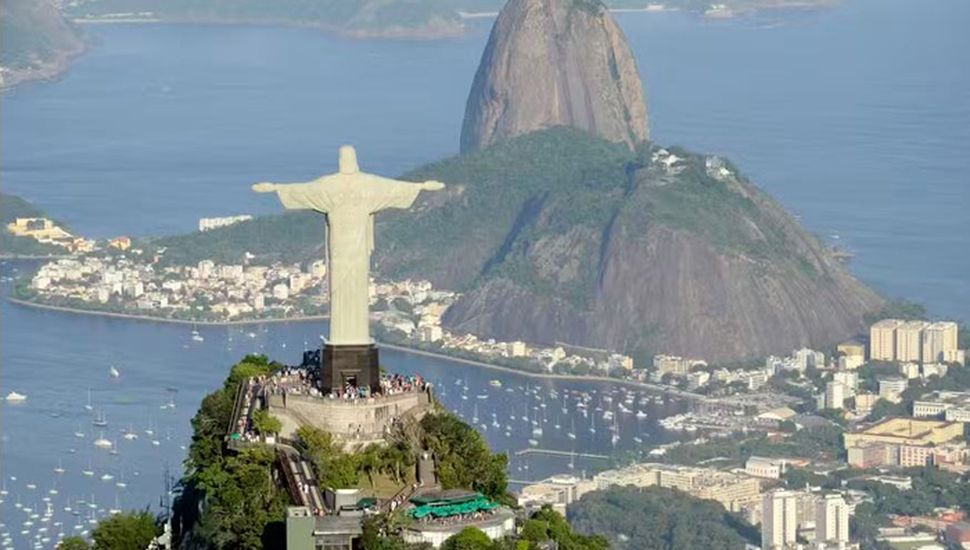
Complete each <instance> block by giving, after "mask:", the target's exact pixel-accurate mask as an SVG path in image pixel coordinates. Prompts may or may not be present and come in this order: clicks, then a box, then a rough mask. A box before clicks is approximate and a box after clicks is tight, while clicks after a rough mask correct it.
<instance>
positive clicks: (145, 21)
mask: <svg viewBox="0 0 970 550" xmlns="http://www.w3.org/2000/svg"><path fill="white" fill-rule="evenodd" d="M71 22H72V23H74V24H77V25H201V26H220V27H221V26H240V27H290V28H299V29H316V30H319V31H322V32H325V33H330V34H334V35H336V36H342V37H344V38H350V39H354V40H440V39H445V38H455V37H459V36H462V35H463V34H465V32H467V29H465V26H464V24H461V23H459V24H457V25H435V24H430V23H429V24H428V25H425V26H423V27H399V26H398V27H396V26H387V27H384V28H381V29H372V30H368V29H348V28H344V27H341V26H339V25H331V24H327V23H323V22H310V23H307V22H300V21H297V20H292V19H263V20H261V19H255V20H254V19H245V18H243V19H233V18H224V19H218V18H212V19H205V18H202V19H192V18H178V17H175V18H167V17H117V18H114V17H75V18H72V19H71Z"/></svg>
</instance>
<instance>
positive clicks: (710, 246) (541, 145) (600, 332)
mask: <svg viewBox="0 0 970 550" xmlns="http://www.w3.org/2000/svg"><path fill="white" fill-rule="evenodd" d="M412 176H413V177H414V179H416V180H422V179H432V178H433V179H440V180H441V181H446V182H449V183H450V184H451V187H450V188H449V191H448V192H447V193H444V194H441V196H438V197H434V199H433V201H434V202H431V201H432V199H430V198H429V199H428V200H429V202H426V203H424V204H423V205H422V206H421V207H420V208H419V209H418V211H417V212H410V213H408V214H407V215H404V216H400V217H399V218H391V219H389V220H388V221H387V222H386V223H383V224H381V226H380V227H379V229H380V231H381V234H380V235H379V237H378V240H377V242H378V244H379V250H378V254H377V260H378V261H377V265H378V267H379V268H380V269H381V270H382V271H383V272H384V273H386V274H389V275H391V276H393V277H404V276H412V277H422V278H431V280H432V281H433V282H434V283H435V284H436V285H437V286H442V287H445V288H452V289H458V290H462V291H463V292H464V293H463V295H462V297H461V298H460V299H459V300H458V302H457V303H456V304H455V305H453V306H452V307H451V308H450V309H449V310H448V312H447V313H446V315H445V318H444V323H445V325H446V326H447V327H448V328H449V329H451V330H454V331H457V332H470V333H474V334H477V335H479V336H482V337H494V338H497V339H502V340H516V339H525V340H528V341H531V342H537V343H543V344H554V343H556V342H564V343H568V344H574V345H580V346H588V347H595V348H605V349H612V350H623V351H626V352H628V353H633V354H637V355H641V356H644V355H649V354H652V353H668V354H679V355H685V356H691V357H698V358H704V359H707V360H713V361H733V360H741V359H746V358H754V357H763V356H765V355H768V354H778V353H789V352H791V350H792V349H795V348H797V347H801V346H819V347H823V346H828V345H832V344H834V343H836V342H838V341H839V340H841V339H844V338H848V337H850V336H854V335H855V334H857V333H859V332H860V331H862V330H864V327H865V322H864V316H865V315H866V314H867V313H872V312H875V311H877V310H878V309H880V308H881V307H882V305H883V300H882V299H881V298H880V297H879V296H878V295H877V294H876V293H874V292H873V291H872V290H870V289H868V288H867V287H866V286H865V285H863V284H861V283H860V282H859V281H857V280H856V279H855V278H853V277H852V275H850V274H849V273H848V272H847V271H846V270H845V268H844V267H843V266H842V265H841V264H839V263H838V262H837V261H836V260H835V259H834V258H833V256H832V254H831V252H830V251H829V250H828V249H827V248H826V247H824V246H823V245H822V244H820V243H819V242H818V240H817V239H816V238H815V237H813V236H811V235H810V234H809V233H808V232H806V231H805V230H804V229H802V228H801V227H800V226H799V225H798V223H797V222H796V221H795V220H794V219H793V218H792V217H791V216H790V215H789V214H788V213H787V212H786V211H785V210H784V209H783V208H782V207H781V206H780V205H779V204H778V203H777V202H775V201H774V200H773V199H771V198H770V197H769V196H767V195H765V194H764V193H762V192H761V191H760V190H758V189H757V188H756V187H755V186H754V185H752V184H751V183H750V182H748V181H747V180H746V179H745V178H744V177H743V176H742V175H741V174H739V173H738V171H737V169H736V168H734V167H733V166H731V165H730V164H729V163H727V162H725V161H723V160H721V159H718V158H715V157H708V156H704V155H697V154H693V153H689V152H687V151H683V150H677V151H676V153H675V154H669V153H668V152H666V151H663V150H660V149H658V148H656V147H655V146H654V147H653V148H652V149H649V150H648V151H647V153H646V157H643V156H637V155H634V154H633V153H629V152H628V151H627V150H626V149H625V148H624V146H623V145H621V144H612V145H610V144H607V142H604V141H601V140H599V139H597V138H594V137H592V136H590V135H589V134H586V133H583V132H578V131H575V130H566V129H562V128H558V129H553V130H548V131H544V132H538V133H533V134H529V135H526V136H522V137H519V138H514V139H512V140H510V141H508V142H505V143H503V144H500V145H496V146H495V147H492V148H489V149H487V150H485V151H480V152H478V153H474V154H470V155H463V156H461V157H457V158H455V159H451V160H448V161H444V162H441V163H437V164H434V165H431V166H429V167H426V168H424V169H422V170H419V171H418V172H416V173H414V174H412Z"/></svg>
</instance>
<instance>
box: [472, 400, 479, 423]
mask: <svg viewBox="0 0 970 550" xmlns="http://www.w3.org/2000/svg"><path fill="white" fill-rule="evenodd" d="M472 424H478V403H475V406H474V407H472Z"/></svg>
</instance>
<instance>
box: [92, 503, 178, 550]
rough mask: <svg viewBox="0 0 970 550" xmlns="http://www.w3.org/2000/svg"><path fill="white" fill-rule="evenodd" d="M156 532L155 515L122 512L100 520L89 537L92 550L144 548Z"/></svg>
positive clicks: (143, 549) (138, 549)
mask: <svg viewBox="0 0 970 550" xmlns="http://www.w3.org/2000/svg"><path fill="white" fill-rule="evenodd" d="M158 534H159V529H158V525H157V523H156V521H155V516H153V515H151V514H149V513H148V512H147V511H146V512H124V513H121V514H116V515H113V516H110V517H108V518H105V519H103V520H101V522H100V523H98V526H97V527H96V528H95V529H94V532H93V533H91V538H93V539H94V550H145V548H148V544H149V543H150V542H151V541H152V539H153V538H155V536H156V535H158ZM77 548H83V547H77Z"/></svg>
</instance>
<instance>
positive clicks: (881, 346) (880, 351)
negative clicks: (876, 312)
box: [869, 319, 903, 361]
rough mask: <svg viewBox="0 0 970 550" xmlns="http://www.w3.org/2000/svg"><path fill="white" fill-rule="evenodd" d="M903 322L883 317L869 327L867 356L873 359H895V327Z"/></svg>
mask: <svg viewBox="0 0 970 550" xmlns="http://www.w3.org/2000/svg"><path fill="white" fill-rule="evenodd" d="M902 324H903V322H902V321H900V320H899V319H883V320H881V321H878V322H876V323H874V324H873V325H872V326H871V327H870V328H869V358H870V359H872V360H874V361H895V360H896V329H897V328H899V326H900V325H902Z"/></svg>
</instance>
